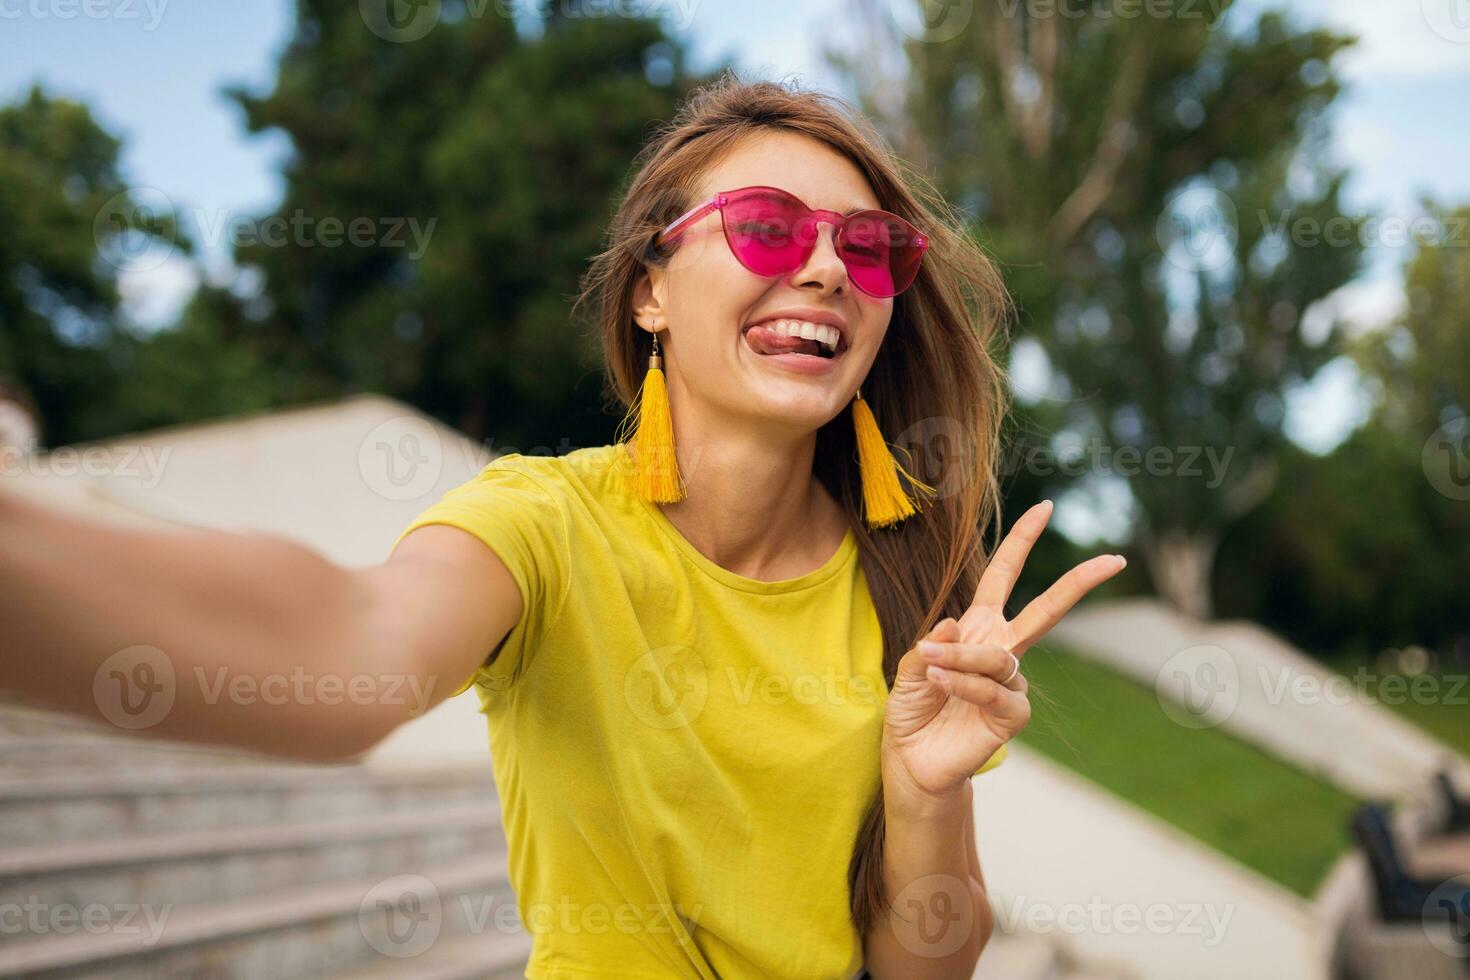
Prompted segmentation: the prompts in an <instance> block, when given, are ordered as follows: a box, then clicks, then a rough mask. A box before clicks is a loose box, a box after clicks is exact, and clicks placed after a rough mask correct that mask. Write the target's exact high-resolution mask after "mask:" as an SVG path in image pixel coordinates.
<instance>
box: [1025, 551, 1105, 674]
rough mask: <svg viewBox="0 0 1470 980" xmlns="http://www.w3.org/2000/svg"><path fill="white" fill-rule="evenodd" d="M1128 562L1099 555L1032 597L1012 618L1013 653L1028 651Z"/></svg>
mask: <svg viewBox="0 0 1470 980" xmlns="http://www.w3.org/2000/svg"><path fill="white" fill-rule="evenodd" d="M1127 564H1128V562H1127V560H1126V559H1124V558H1123V556H1122V555H1098V556H1097V557H1096V558H1089V559H1088V560H1087V561H1085V562H1083V563H1082V564H1080V565H1078V566H1077V567H1075V568H1073V569H1072V570H1071V571H1069V572H1068V573H1067V574H1065V575H1063V576H1062V577H1061V578H1059V579H1057V580H1056V581H1055V582H1053V583H1052V586H1051V588H1049V589H1047V590H1046V591H1045V592H1043V593H1041V595H1039V596H1037V597H1036V598H1035V599H1032V600H1031V601H1030V602H1029V603H1028V604H1027V605H1026V608H1025V609H1022V610H1021V614H1020V615H1019V616H1017V617H1016V618H1015V619H1013V620H1011V631H1012V634H1013V635H1014V637H1015V642H1014V643H1013V644H1012V646H1011V652H1012V653H1014V654H1016V655H1017V656H1020V655H1021V654H1022V653H1024V652H1026V650H1027V649H1029V648H1030V647H1031V644H1033V643H1035V642H1036V641H1037V640H1039V639H1041V638H1042V637H1043V636H1045V635H1046V632H1047V630H1049V629H1051V628H1052V627H1053V626H1055V625H1056V624H1057V623H1058V622H1059V621H1060V620H1061V618H1062V617H1063V616H1065V615H1066V614H1067V612H1068V610H1070V609H1071V608H1072V607H1073V606H1075V605H1076V604H1077V603H1078V601H1079V600H1080V599H1081V598H1082V597H1083V596H1085V595H1087V593H1089V592H1091V591H1092V590H1093V589H1095V588H1097V587H1098V586H1099V585H1101V584H1102V583H1104V582H1106V581H1107V580H1108V579H1110V578H1112V577H1113V576H1114V575H1116V574H1118V573H1119V572H1121V571H1122V570H1123V568H1124V566H1125V565H1127Z"/></svg>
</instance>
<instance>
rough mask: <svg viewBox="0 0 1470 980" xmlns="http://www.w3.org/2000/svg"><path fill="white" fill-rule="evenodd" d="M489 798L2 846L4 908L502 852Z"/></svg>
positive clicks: (248, 888)
mask: <svg viewBox="0 0 1470 980" xmlns="http://www.w3.org/2000/svg"><path fill="white" fill-rule="evenodd" d="M502 841H503V837H502V835H501V832H500V811H499V808H498V807H497V806H496V805H495V804H494V803H493V802H476V803H467V804H460V805H458V806H454V807H446V808H442V809H435V810H433V811H432V812H422V811H409V812H405V813H393V812H389V813H383V814H372V815H369V816H366V817H355V818H352V819H346V820H344V819H341V818H336V819H332V820H315V821H302V822H297V823H288V824H279V825H265V826H257V827H243V828H242V827H223V828H210V829H207V830H194V831H182V832H172V833H163V834H140V835H133V836H116V837H105V838H100V839H95V840H93V839H86V840H65V841H56V842H51V843H40V844H30V845H25V846H20V847H10V848H5V849H0V907H5V906H7V905H24V904H26V903H39V904H43V905H48V906H51V905H58V904H66V903H70V904H74V905H80V904H83V903H88V902H92V903H99V902H100V903H104V904H121V903H127V902H136V903H142V904H148V905H160V906H161V905H165V904H174V905H185V904H190V903H194V902H203V901H209V900H211V899H231V898H245V897H248V896H250V895H256V894H261V893H263V892H266V891H269V890H271V889H273V888H274V889H283V888H291V887H295V886H297V885H309V884H321V883H324V882H327V881H332V880H335V879H338V878H345V877H351V876H353V875H361V874H366V873H376V874H380V875H387V874H398V873H405V872H409V871H412V870H414V869H416V868H419V867H423V866H425V865H427V864H434V863H436V862H440V861H445V860H452V859H453V858H454V857H455V856H456V855H465V854H471V853H475V852H477V851H478V852H481V853H492V852H496V853H498V852H499V845H500V844H501V842H502Z"/></svg>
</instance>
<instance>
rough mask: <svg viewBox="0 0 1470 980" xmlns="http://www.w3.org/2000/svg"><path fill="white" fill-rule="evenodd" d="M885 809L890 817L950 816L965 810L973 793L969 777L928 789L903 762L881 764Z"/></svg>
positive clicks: (921, 817) (940, 817) (919, 818)
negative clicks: (910, 772) (913, 777)
mask: <svg viewBox="0 0 1470 980" xmlns="http://www.w3.org/2000/svg"><path fill="white" fill-rule="evenodd" d="M881 771H882V778H883V812H884V814H885V815H886V816H887V818H888V819H890V820H891V819H893V818H895V817H905V818H909V819H918V820H936V819H937V820H946V819H950V818H952V817H953V816H954V815H955V814H956V813H963V812H964V807H965V806H966V805H967V801H968V797H969V793H970V781H969V779H968V778H967V779H962V780H960V781H959V782H958V783H956V784H955V785H954V786H951V787H948V788H946V789H942V790H938V791H935V790H929V789H924V788H923V787H920V786H919V785H917V784H916V783H915V782H914V781H913V779H912V777H910V776H909V774H908V773H907V771H906V770H904V769H903V767H902V766H900V765H888V764H885V765H883V766H882V767H881Z"/></svg>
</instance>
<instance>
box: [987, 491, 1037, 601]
mask: <svg viewBox="0 0 1470 980" xmlns="http://www.w3.org/2000/svg"><path fill="white" fill-rule="evenodd" d="M1051 509H1052V506H1051V501H1050V500H1043V501H1042V502H1041V503H1039V504H1036V505H1035V506H1034V507H1032V508H1031V509H1030V510H1028V511H1026V513H1024V514H1022V515H1021V516H1020V518H1019V519H1018V520H1017V521H1016V523H1015V524H1014V525H1012V526H1011V530H1010V532H1009V533H1007V534H1006V536H1005V540H1004V541H1002V542H1001V543H1000V547H999V548H997V549H995V554H994V555H992V556H991V558H990V563H989V564H988V565H986V566H985V573H984V574H983V575H981V576H980V584H979V585H977V586H976V587H975V598H973V599H971V600H970V605H972V606H987V607H989V608H991V609H993V610H994V611H995V612H997V613H1003V612H1004V610H1005V604H1006V600H1007V599H1009V598H1010V597H1011V590H1012V589H1013V588H1015V587H1016V579H1018V578H1020V576H1021V568H1022V567H1023V566H1024V565H1025V564H1026V558H1027V556H1029V555H1030V554H1031V546H1032V545H1034V544H1035V543H1036V539H1037V538H1039V537H1041V532H1042V531H1043V530H1044V529H1045V528H1046V522H1047V521H1048V520H1050V519H1051Z"/></svg>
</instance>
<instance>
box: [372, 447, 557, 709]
mask: <svg viewBox="0 0 1470 980" xmlns="http://www.w3.org/2000/svg"><path fill="white" fill-rule="evenodd" d="M518 459H519V457H518V456H517V457H514V458H510V459H507V458H504V457H502V458H501V459H497V460H494V461H492V462H490V463H489V464H487V465H486V466H485V468H484V469H482V470H481V471H480V472H479V473H478V474H476V475H475V476H474V477H472V478H470V479H469V480H468V481H466V482H465V483H462V484H460V485H459V486H457V487H454V488H453V489H451V490H449V491H448V492H446V493H445V494H444V496H443V497H441V498H440V499H439V500H438V501H437V502H435V503H433V504H431V505H430V506H429V507H428V508H427V509H426V510H425V511H424V512H423V513H421V514H419V516H418V517H415V518H414V519H413V521H412V522H411V523H410V524H409V525H408V526H407V527H406V528H404V529H403V531H402V532H401V533H400V534H399V535H398V538H397V540H396V541H394V547H397V544H398V541H402V540H403V539H404V537H405V536H407V535H408V533H409V532H410V531H412V530H414V529H415V528H419V527H423V526H424V525H426V524H447V525H449V526H450V527H457V528H460V529H461V530H464V531H468V532H469V533H470V534H473V535H474V536H475V537H477V538H479V539H480V540H481V541H483V542H484V543H485V544H486V545H488V546H489V547H490V549H491V550H492V551H494V552H495V554H496V555H497V556H499V558H500V560H501V561H502V562H504V563H505V567H506V568H508V569H509V570H510V574H511V577H512V578H514V579H515V583H516V586H517V588H519V589H520V591H521V602H522V610H521V618H520V619H519V620H518V621H517V622H516V624H515V626H513V627H512V628H511V630H510V632H509V633H507V634H506V637H505V640H504V641H503V642H502V644H501V646H500V648H499V653H498V654H497V655H496V656H495V660H494V662H493V663H487V662H485V661H488V660H489V659H490V656H491V654H492V653H495V651H494V650H487V651H486V652H485V660H484V661H482V662H481V664H480V666H479V668H478V669H477V670H476V671H475V672H474V673H473V674H471V675H470V676H469V677H468V678H466V679H465V680H464V682H463V683H462V684H460V685H459V686H458V687H457V688H456V689H455V691H454V695H452V696H457V695H459V694H462V693H463V692H464V691H466V690H468V689H469V688H470V686H471V685H472V684H475V683H479V684H480V685H482V686H483V687H484V688H486V689H488V690H490V691H503V690H505V689H507V688H509V687H510V686H511V684H512V683H513V682H514V681H515V679H516V678H517V677H519V676H520V674H521V672H522V671H523V670H525V669H526V668H527V667H528V666H529V665H530V661H531V659H532V658H533V656H534V654H535V649H536V646H537V642H536V641H537V638H538V637H539V636H540V635H541V633H542V632H543V630H544V629H545V627H546V626H547V624H548V623H550V622H551V620H552V619H553V618H554V616H555V613H556V611H557V610H558V609H559V608H560V607H561V604H562V602H563V600H564V599H565V598H566V590H567V587H568V581H569V579H568V570H569V567H570V564H569V562H568V560H567V555H568V552H569V546H568V538H567V515H566V509H565V507H564V505H563V501H564V497H562V496H559V495H558V494H556V493H554V492H553V491H552V490H551V489H550V488H549V487H548V486H547V484H545V483H543V482H542V481H541V480H539V479H537V478H535V477H532V476H530V475H528V474H527V473H525V472H524V471H523V470H522V469H520V468H519V466H518V463H517V460H518ZM454 680H455V681H458V680H459V678H455V679H454Z"/></svg>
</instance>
